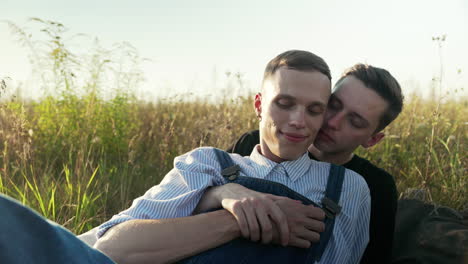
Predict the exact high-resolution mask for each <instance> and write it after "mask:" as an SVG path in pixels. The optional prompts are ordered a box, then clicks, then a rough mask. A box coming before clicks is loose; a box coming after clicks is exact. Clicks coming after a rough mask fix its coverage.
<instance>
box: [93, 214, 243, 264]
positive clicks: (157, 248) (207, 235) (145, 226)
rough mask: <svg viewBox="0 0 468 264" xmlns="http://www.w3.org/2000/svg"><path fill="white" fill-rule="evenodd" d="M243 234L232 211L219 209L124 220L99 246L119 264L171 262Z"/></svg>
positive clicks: (113, 228) (97, 244) (102, 238)
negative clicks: (156, 218) (183, 214)
mask: <svg viewBox="0 0 468 264" xmlns="http://www.w3.org/2000/svg"><path fill="white" fill-rule="evenodd" d="M239 236H240V231H239V227H238V224H237V222H236V220H235V218H234V217H233V216H232V214H231V213H229V212H228V211H226V210H218V211H214V212H210V213H205V214H199V215H195V216H190V217H182V218H175V219H160V220H132V221H128V222H124V223H121V224H119V225H116V226H114V227H112V228H111V229H110V230H109V231H107V233H106V234H105V235H104V236H103V237H101V238H100V239H99V240H98V241H97V243H96V245H95V247H96V248H97V249H99V250H101V251H102V252H104V253H105V254H107V255H108V256H109V257H110V258H112V259H113V260H114V261H115V262H117V263H119V264H126V263H171V262H175V261H178V260H181V259H184V258H186V257H189V256H192V255H195V254H198V253H200V252H203V251H206V250H208V249H211V248H214V247H216V246H219V245H222V244H224V243H226V242H228V241H231V240H232V239H234V238H237V237H239Z"/></svg>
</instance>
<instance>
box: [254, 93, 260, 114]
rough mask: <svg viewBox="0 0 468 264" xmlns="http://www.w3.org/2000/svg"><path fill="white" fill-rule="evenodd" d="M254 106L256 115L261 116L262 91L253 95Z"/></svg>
mask: <svg viewBox="0 0 468 264" xmlns="http://www.w3.org/2000/svg"><path fill="white" fill-rule="evenodd" d="M254 108H255V114H257V117H261V116H262V93H258V94H256V95H255V99H254Z"/></svg>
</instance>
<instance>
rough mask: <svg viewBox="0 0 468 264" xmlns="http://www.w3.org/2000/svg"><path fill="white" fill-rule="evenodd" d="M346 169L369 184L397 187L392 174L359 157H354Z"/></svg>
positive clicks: (346, 165)
mask: <svg viewBox="0 0 468 264" xmlns="http://www.w3.org/2000/svg"><path fill="white" fill-rule="evenodd" d="M345 167H346V168H348V169H350V170H353V171H355V172H357V173H358V174H360V175H361V176H362V177H363V178H364V180H365V181H366V182H367V183H368V184H379V185H392V186H395V179H394V178H393V176H392V175H391V174H390V173H388V172H387V171H386V170H384V169H382V168H380V167H378V166H376V165H375V164H373V163H372V162H370V161H369V160H367V159H365V158H362V157H360V156H358V155H354V157H353V158H352V160H351V161H350V162H348V163H347V164H345Z"/></svg>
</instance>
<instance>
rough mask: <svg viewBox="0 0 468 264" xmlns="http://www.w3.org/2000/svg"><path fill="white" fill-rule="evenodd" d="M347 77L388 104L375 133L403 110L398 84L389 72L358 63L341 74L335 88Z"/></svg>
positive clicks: (401, 95)
mask: <svg viewBox="0 0 468 264" xmlns="http://www.w3.org/2000/svg"><path fill="white" fill-rule="evenodd" d="M347 76H354V77H355V78H357V79H359V80H360V81H361V82H363V83H364V85H365V86H366V87H367V88H369V89H371V90H373V91H375V92H376V93H377V94H378V95H380V96H381V97H382V98H383V99H384V100H385V101H386V102H387V103H388V107H387V109H386V110H385V112H384V113H383V114H382V116H381V117H380V122H379V125H378V126H377V129H376V132H378V131H381V130H382V129H384V128H385V127H386V126H388V125H389V124H390V123H391V122H392V121H393V120H395V118H397V116H398V115H399V114H400V113H401V110H402V109H403V94H402V92H401V87H400V84H399V83H398V81H397V80H396V79H395V78H394V77H393V76H392V75H391V74H390V72H388V71H387V70H385V69H382V68H377V67H374V66H371V65H367V64H362V63H358V64H356V65H354V66H353V67H351V68H349V69H347V70H346V71H345V72H344V73H343V75H342V76H341V78H340V79H339V80H338V81H337V82H336V85H335V87H337V86H338V85H339V84H340V83H341V81H342V80H343V79H344V78H345V77H347Z"/></svg>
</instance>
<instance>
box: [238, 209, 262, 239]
mask: <svg viewBox="0 0 468 264" xmlns="http://www.w3.org/2000/svg"><path fill="white" fill-rule="evenodd" d="M241 205H242V209H243V210H244V213H245V215H246V218H247V223H248V225H249V231H250V240H252V241H259V240H260V227H259V225H258V221H257V214H258V212H255V210H254V208H253V207H252V206H250V205H249V204H246V203H243V204H242V203H241ZM246 238H249V236H247V237H246Z"/></svg>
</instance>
